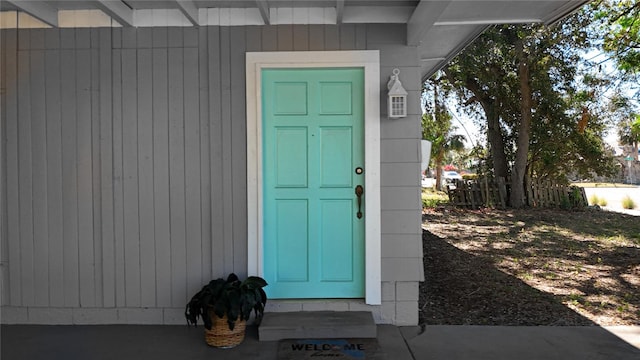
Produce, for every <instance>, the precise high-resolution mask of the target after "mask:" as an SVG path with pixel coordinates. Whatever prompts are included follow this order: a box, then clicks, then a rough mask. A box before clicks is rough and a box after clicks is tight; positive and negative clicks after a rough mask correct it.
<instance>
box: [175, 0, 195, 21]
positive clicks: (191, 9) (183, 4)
mask: <svg viewBox="0 0 640 360" xmlns="http://www.w3.org/2000/svg"><path fill="white" fill-rule="evenodd" d="M176 3H177V4H178V9H180V11H181V12H182V14H183V15H184V16H185V17H186V18H187V19H189V21H191V24H193V25H194V26H200V15H198V8H197V7H196V5H195V4H194V3H193V1H191V0H176Z"/></svg>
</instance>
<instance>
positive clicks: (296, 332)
mask: <svg viewBox="0 0 640 360" xmlns="http://www.w3.org/2000/svg"><path fill="white" fill-rule="evenodd" d="M376 335H377V330H376V324H375V322H374V320H373V315H371V313H370V312H367V311H349V312H341V311H300V312H280V313H278V312H276V313H271V312H270V313H265V314H264V318H263V319H262V323H261V324H260V327H259V328H258V336H259V339H260V341H277V340H282V339H342V338H344V339H348V338H375V337H376Z"/></svg>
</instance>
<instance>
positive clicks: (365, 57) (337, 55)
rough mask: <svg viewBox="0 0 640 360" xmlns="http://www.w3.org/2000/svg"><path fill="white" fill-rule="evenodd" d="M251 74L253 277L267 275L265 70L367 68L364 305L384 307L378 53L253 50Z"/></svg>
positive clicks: (249, 211)
mask: <svg viewBox="0 0 640 360" xmlns="http://www.w3.org/2000/svg"><path fill="white" fill-rule="evenodd" d="M246 56H247V59H246V76H247V84H246V85H247V87H246V91H247V94H246V96H247V99H246V101H247V234H248V239H247V242H248V243H247V245H248V246H247V256H248V259H247V260H248V261H247V264H248V268H247V272H248V274H249V275H258V276H262V275H263V270H264V264H263V262H262V256H263V248H262V239H263V224H262V218H263V217H262V195H263V194H262V94H261V88H262V84H261V77H260V74H261V73H262V69H263V68H298V67H299V68H305V67H316V68H327V67H334V68H335V67H359V68H363V69H364V92H365V94H364V139H365V140H364V141H365V146H364V156H365V160H364V169H365V187H364V189H365V198H366V201H365V209H364V210H365V211H364V217H365V301H366V303H367V304H369V305H380V304H381V301H382V294H381V292H382V290H381V263H382V261H381V260H382V259H381V257H380V256H381V251H380V53H379V51H377V50H362V51H304V52H303V51H301V52H249V53H247V54H246Z"/></svg>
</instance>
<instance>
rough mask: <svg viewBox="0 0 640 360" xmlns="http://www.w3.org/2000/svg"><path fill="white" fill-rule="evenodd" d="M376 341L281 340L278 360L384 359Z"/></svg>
mask: <svg viewBox="0 0 640 360" xmlns="http://www.w3.org/2000/svg"><path fill="white" fill-rule="evenodd" d="M383 358H384V357H383V354H382V352H381V351H380V347H379V346H378V340H376V339H373V338H372V339H293V340H280V342H279V343H278V360H294V359H383Z"/></svg>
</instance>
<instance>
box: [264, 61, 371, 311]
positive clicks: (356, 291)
mask: <svg viewBox="0 0 640 360" xmlns="http://www.w3.org/2000/svg"><path fill="white" fill-rule="evenodd" d="M363 96H364V71H363V69H359V68H337V69H315V68H314V69H265V70H263V71H262V118H263V174H262V176H263V195H264V199H263V254H264V277H265V279H266V280H267V282H268V283H269V286H268V287H267V288H266V289H265V290H266V291H267V294H268V296H269V297H270V298H275V299H283V298H363V297H364V216H363V214H362V212H363V211H364V197H365V196H364V194H363V195H361V196H357V195H356V188H357V187H358V186H360V189H361V187H362V186H364V176H365V173H364V172H365V169H364V134H363V132H364V130H363V123H364V97H363ZM363 190H364V192H365V193H366V189H363ZM358 198H360V201H358ZM359 212H360V214H359Z"/></svg>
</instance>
